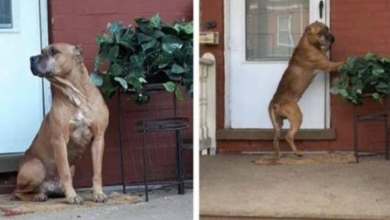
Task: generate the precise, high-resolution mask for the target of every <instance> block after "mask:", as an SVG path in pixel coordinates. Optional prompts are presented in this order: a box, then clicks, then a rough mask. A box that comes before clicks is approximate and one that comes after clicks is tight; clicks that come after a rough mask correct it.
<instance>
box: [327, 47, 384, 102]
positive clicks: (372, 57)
mask: <svg viewBox="0 0 390 220" xmlns="http://www.w3.org/2000/svg"><path fill="white" fill-rule="evenodd" d="M339 72H340V75H339V76H338V77H336V78H335V79H334V80H333V86H332V88H331V93H333V94H338V95H341V96H342V97H343V99H344V100H346V101H347V102H350V103H352V104H354V105H362V96H363V94H370V95H371V97H372V98H373V99H375V100H379V101H381V99H382V97H384V96H386V95H389V94H390V59H387V58H383V57H380V56H378V55H376V54H374V53H367V54H366V55H364V56H363V57H350V58H348V59H347V61H346V63H345V64H344V65H343V66H342V67H341V68H340V69H339Z"/></svg>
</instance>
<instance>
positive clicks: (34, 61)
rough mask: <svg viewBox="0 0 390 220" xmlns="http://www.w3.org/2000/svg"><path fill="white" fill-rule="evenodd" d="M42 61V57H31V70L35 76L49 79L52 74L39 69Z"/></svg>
mask: <svg viewBox="0 0 390 220" xmlns="http://www.w3.org/2000/svg"><path fill="white" fill-rule="evenodd" d="M40 61H41V55H37V56H32V57H30V70H31V72H32V74H33V75H34V76H39V77H48V76H50V73H46V72H44V71H42V70H41V69H40V67H39V65H40Z"/></svg>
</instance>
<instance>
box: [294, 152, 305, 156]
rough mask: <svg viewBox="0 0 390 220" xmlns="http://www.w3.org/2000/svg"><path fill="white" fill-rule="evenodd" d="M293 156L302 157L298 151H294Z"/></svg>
mask: <svg viewBox="0 0 390 220" xmlns="http://www.w3.org/2000/svg"><path fill="white" fill-rule="evenodd" d="M295 156H297V157H303V154H302V153H300V152H295Z"/></svg>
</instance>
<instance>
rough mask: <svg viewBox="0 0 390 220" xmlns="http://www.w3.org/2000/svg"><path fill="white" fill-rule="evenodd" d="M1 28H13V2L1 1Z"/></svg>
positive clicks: (9, 0) (8, 0)
mask: <svg viewBox="0 0 390 220" xmlns="http://www.w3.org/2000/svg"><path fill="white" fill-rule="evenodd" d="M0 28H12V7H11V0H0Z"/></svg>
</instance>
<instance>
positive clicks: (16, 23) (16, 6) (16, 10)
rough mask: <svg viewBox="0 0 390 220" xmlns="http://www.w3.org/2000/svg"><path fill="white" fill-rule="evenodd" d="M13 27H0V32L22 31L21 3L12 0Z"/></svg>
mask: <svg viewBox="0 0 390 220" xmlns="http://www.w3.org/2000/svg"><path fill="white" fill-rule="evenodd" d="M11 16H12V21H11V22H12V28H0V33H18V32H19V31H20V3H19V0H11Z"/></svg>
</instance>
